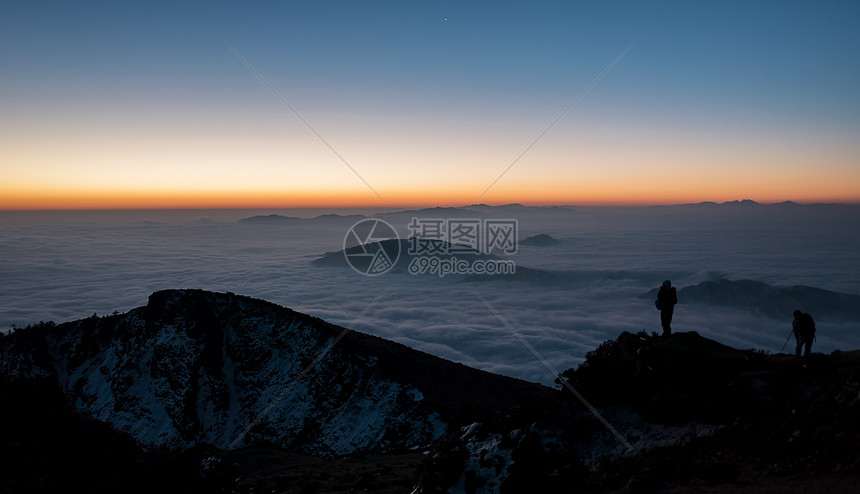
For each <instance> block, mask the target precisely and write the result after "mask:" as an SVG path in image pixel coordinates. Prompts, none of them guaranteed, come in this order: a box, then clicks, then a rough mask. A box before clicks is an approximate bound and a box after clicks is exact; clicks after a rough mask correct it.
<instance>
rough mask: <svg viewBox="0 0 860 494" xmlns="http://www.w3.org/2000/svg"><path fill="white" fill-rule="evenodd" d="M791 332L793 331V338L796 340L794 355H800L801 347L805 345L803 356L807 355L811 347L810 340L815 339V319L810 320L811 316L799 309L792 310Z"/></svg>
mask: <svg viewBox="0 0 860 494" xmlns="http://www.w3.org/2000/svg"><path fill="white" fill-rule="evenodd" d="M791 332H792V333H794V339H795V340H796V341H797V347H796V348H795V350H794V355H795V356H797V357H800V348H801V347H806V348H805V350H804V352H803V356H804V357H806V356H807V355H809V351H810V350H811V349H812V342H813V341H815V321H813V320H812V316H811V315H809V314H807V313H805V312H801V311H799V310H796V311H794V321H792V322H791Z"/></svg>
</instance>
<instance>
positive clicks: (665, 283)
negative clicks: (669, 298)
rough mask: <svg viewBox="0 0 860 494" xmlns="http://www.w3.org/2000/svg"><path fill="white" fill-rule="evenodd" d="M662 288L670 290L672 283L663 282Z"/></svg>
mask: <svg viewBox="0 0 860 494" xmlns="http://www.w3.org/2000/svg"><path fill="white" fill-rule="evenodd" d="M663 287H664V288H672V282H671V281H669V280H666V281H664V282H663Z"/></svg>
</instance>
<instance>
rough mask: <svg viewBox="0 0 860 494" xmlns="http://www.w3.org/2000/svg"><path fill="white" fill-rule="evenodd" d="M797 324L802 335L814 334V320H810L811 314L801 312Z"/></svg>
mask: <svg viewBox="0 0 860 494" xmlns="http://www.w3.org/2000/svg"><path fill="white" fill-rule="evenodd" d="M798 325H799V329H800V333H801V334H802V335H804V336H815V321H813V320H812V316H811V315H809V314H807V313H805V312H804V313H803V314H801V315H800V318H799V319H798Z"/></svg>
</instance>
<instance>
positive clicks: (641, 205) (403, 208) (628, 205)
mask: <svg viewBox="0 0 860 494" xmlns="http://www.w3.org/2000/svg"><path fill="white" fill-rule="evenodd" d="M744 203H747V204H750V203H752V204H756V205H760V206H776V205H788V204H793V205H798V206H857V205H860V201H856V202H855V201H833V202H830V201H810V202H800V201H795V200H791V199H786V200H783V201H775V202H761V201H756V200H754V199H748V198H745V199H733V200H728V201H722V202H717V201H711V200H703V201H698V202H677V203H669V202H654V203H645V202H641V203H640V202H628V203H624V202H605V203H604V202H599V203H595V202H584V203H539V204H523V203H520V202H505V203H499V204H487V203H478V204H460V205H456V206H454V205H441V204H436V205H422V204H414V205H402V206H387V207H386V206H378V207H377V206H370V205H361V204H356V205H322V206H288V205H283V206H281V205H278V206H272V205H259V206H241V207H238V206H197V207H180V206H176V207H172V206H164V207H159V206H153V207H146V206H144V207H67V208H63V207H61V208H57V207H45V208H32V207H29V208H0V212H3V213H13V212H21V213H24V212H66V211H67V212H76V211H77V212H96V211H104V212H109V211H117V212H118V211H250V210H281V209H300V210H355V209H379V210H384V211H392V210H396V211H408V210H412V209H416V210H422V209H437V208H440V209H467V208H472V207H492V208H497V207H506V206H520V207H526V208H554V207H567V208H574V207H578V208H653V207H677V206H700V205H717V206H721V205H732V204H744Z"/></svg>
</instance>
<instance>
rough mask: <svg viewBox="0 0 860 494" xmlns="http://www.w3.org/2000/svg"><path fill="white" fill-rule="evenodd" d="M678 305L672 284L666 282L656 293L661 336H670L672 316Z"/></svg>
mask: <svg viewBox="0 0 860 494" xmlns="http://www.w3.org/2000/svg"><path fill="white" fill-rule="evenodd" d="M677 303H678V293H677V292H676V291H675V288H674V287H673V286H672V282H671V281H669V280H666V281H664V282H663V285H662V286H661V287H660V290H658V291H657V307H658V308H659V309H660V324H662V325H663V336H664V337H669V336H672V315H673V314H674V313H675V304H677Z"/></svg>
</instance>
